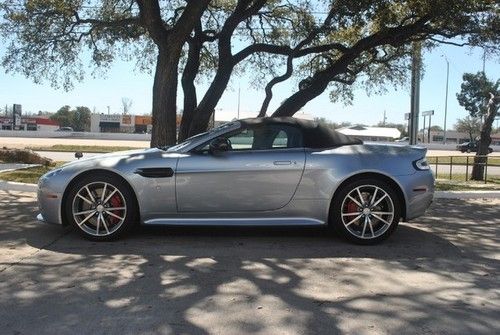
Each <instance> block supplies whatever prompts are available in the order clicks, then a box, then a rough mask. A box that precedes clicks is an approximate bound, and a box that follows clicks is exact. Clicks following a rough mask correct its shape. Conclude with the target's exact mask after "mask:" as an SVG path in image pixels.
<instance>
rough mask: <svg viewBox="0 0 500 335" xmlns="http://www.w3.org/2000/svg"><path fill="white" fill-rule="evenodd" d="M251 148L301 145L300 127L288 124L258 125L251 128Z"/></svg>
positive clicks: (284, 147)
mask: <svg viewBox="0 0 500 335" xmlns="http://www.w3.org/2000/svg"><path fill="white" fill-rule="evenodd" d="M253 132H254V135H253V142H252V150H270V149H287V148H300V147H303V143H302V132H301V131H300V129H298V128H296V127H293V126H288V125H280V124H273V125H259V126H256V127H255V128H253Z"/></svg>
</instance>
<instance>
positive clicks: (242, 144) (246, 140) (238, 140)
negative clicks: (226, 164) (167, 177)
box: [227, 128, 254, 151]
mask: <svg viewBox="0 0 500 335" xmlns="http://www.w3.org/2000/svg"><path fill="white" fill-rule="evenodd" d="M227 139H228V140H229V141H230V142H231V148H232V149H231V150H232V151H238V150H251V149H252V143H253V141H254V132H253V129H248V128H247V129H243V130H241V131H240V132H238V133H236V134H233V135H231V136H229V137H227Z"/></svg>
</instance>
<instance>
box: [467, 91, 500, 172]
mask: <svg viewBox="0 0 500 335" xmlns="http://www.w3.org/2000/svg"><path fill="white" fill-rule="evenodd" d="M497 111H498V102H497V101H495V97H494V96H493V95H492V97H491V99H490V101H489V103H488V114H487V115H486V120H484V123H483V126H482V127H481V135H480V140H479V145H478V147H477V152H476V156H475V157H474V166H473V168H472V174H471V180H484V165H485V163H486V161H487V157H486V155H488V154H489V152H488V148H489V146H490V144H491V126H492V125H493V121H494V120H495V116H496V114H497ZM481 156H482V157H481Z"/></svg>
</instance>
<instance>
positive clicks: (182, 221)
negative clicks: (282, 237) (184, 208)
mask: <svg viewBox="0 0 500 335" xmlns="http://www.w3.org/2000/svg"><path fill="white" fill-rule="evenodd" d="M144 224H145V225H169V226H322V225H325V222H323V221H320V220H317V219H311V218H300V217H299V218H297V217H293V218H286V217H281V218H209V219H206V218H172V219H170V218H169V219H151V220H146V221H144Z"/></svg>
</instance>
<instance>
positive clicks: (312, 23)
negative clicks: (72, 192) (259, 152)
mask: <svg viewBox="0 0 500 335" xmlns="http://www.w3.org/2000/svg"><path fill="white" fill-rule="evenodd" d="M0 12H1V13H2V15H3V21H2V23H1V24H0V32H1V33H2V36H3V37H4V38H5V39H6V40H8V41H9V43H10V44H9V47H8V49H7V52H6V54H5V55H4V58H3V66H4V67H5V68H6V69H7V70H9V71H14V72H19V73H22V74H24V75H26V76H27V77H30V78H32V79H33V80H34V81H35V82H40V81H42V80H43V79H49V80H50V81H51V82H52V83H53V84H54V85H55V86H62V87H64V88H67V89H69V88H71V86H72V85H73V83H74V82H75V81H79V80H83V78H84V69H85V65H86V64H83V61H82V59H83V58H82V54H85V53H89V54H90V55H91V64H92V65H93V69H94V70H93V73H94V74H97V75H99V74H100V73H101V71H105V70H106V69H107V68H108V67H109V64H111V62H113V61H114V60H115V59H116V58H117V57H121V58H123V59H126V60H132V59H135V61H136V64H137V67H138V68H139V69H141V70H145V71H148V70H149V71H152V72H153V73H154V75H155V77H154V82H153V102H152V109H153V110H152V112H153V113H152V115H153V122H154V126H153V136H152V141H151V144H152V145H154V146H156V145H164V144H173V143H175V141H176V140H177V136H176V129H175V123H176V122H175V119H176V118H175V116H176V115H175V114H176V112H177V105H176V97H177V89H178V87H177V84H178V81H180V83H181V86H182V89H183V91H184V101H183V106H182V107H183V108H182V109H183V119H182V123H181V127H180V129H179V139H183V138H186V137H187V136H191V135H194V134H196V133H198V132H201V131H204V130H205V129H206V127H207V125H208V122H209V120H210V117H211V116H212V114H213V111H214V109H215V108H216V106H217V103H218V102H219V100H220V98H221V97H222V96H223V94H224V92H225V90H226V88H227V86H228V85H229V84H230V81H231V78H233V77H234V76H235V75H239V74H240V73H243V72H251V73H252V75H253V78H254V83H255V85H256V86H257V87H260V88H262V89H263V90H264V93H265V97H264V99H263V101H262V102H261V103H256V105H255V106H254V108H255V114H256V115H261V116H262V115H266V114H267V115H271V114H272V115H275V116H284V115H293V114H294V113H295V112H297V111H298V110H299V109H300V108H302V107H303V106H304V105H305V104H306V103H307V102H308V101H310V100H312V99H314V98H315V97H317V96H318V95H320V94H322V93H323V92H325V91H329V94H330V98H331V99H332V100H333V101H338V100H342V101H344V102H350V101H351V100H352V98H353V89H354V88H356V87H363V88H365V89H366V90H367V91H369V92H373V91H375V92H376V91H380V90H383V89H384V88H385V87H386V86H387V85H388V84H393V85H397V86H399V85H401V84H404V83H405V82H406V81H407V78H408V77H409V76H408V71H409V67H410V53H411V44H412V43H413V42H421V43H422V45H423V47H424V48H427V49H430V48H433V47H435V46H436V45H439V44H442V43H445V44H454V45H460V46H463V45H470V46H479V47H485V48H488V51H489V54H491V55H493V56H495V55H498V52H499V48H500V47H499V45H500V44H499V42H500V34H498V31H499V27H500V24H499V23H500V18H499V15H498V12H499V5H498V3H497V1H494V0H456V1H448V0H404V1H390V0H370V1H368V0H358V1H350V0H332V1H327V0H318V1H310V0H287V1H282V0H267V1H266V0H212V1H209V0H198V1H194V0H191V1H188V0H186V1H181V0H175V1H158V0H151V1H146V0H136V1H132V0H104V1H99V2H98V1H93V0H51V1H42V0H27V1H22V2H21V1H15V0H10V1H4V2H2V3H1V4H0ZM179 75H180V76H179ZM200 80H204V81H205V82H206V83H207V85H208V89H207V90H206V91H205V92H199V90H197V85H196V83H197V82H198V81H200ZM286 80H291V81H292V82H294V83H296V89H295V91H294V92H293V93H292V94H291V95H290V96H289V97H287V98H286V99H285V100H284V101H283V102H282V103H281V105H280V106H279V107H278V108H277V109H276V110H274V111H269V110H268V109H269V106H270V102H271V100H272V98H273V89H274V88H275V86H276V85H279V84H280V83H281V82H283V81H286ZM259 106H260V107H259Z"/></svg>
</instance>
